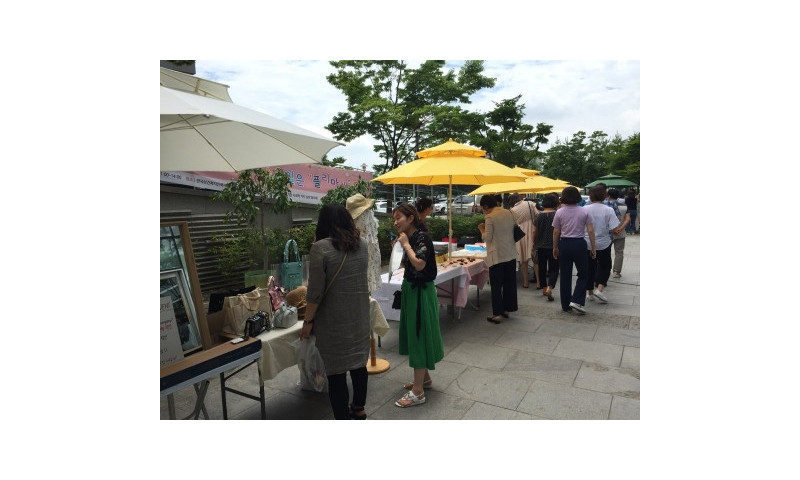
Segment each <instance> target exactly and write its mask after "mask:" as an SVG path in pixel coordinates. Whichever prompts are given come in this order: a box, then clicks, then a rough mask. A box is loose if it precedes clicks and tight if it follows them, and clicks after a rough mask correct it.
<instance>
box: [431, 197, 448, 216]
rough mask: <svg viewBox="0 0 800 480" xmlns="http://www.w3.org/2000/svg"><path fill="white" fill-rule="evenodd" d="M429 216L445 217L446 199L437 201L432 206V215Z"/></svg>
mask: <svg viewBox="0 0 800 480" xmlns="http://www.w3.org/2000/svg"><path fill="white" fill-rule="evenodd" d="M431 215H447V199H446V198H445V199H444V200H440V201H437V202H436V203H434V204H433V213H432V214H431Z"/></svg>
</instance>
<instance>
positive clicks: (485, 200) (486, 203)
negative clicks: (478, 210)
mask: <svg viewBox="0 0 800 480" xmlns="http://www.w3.org/2000/svg"><path fill="white" fill-rule="evenodd" d="M480 205H481V207H486V208H494V207H496V206H497V197H496V196H494V195H484V196H482V197H481V203H480Z"/></svg>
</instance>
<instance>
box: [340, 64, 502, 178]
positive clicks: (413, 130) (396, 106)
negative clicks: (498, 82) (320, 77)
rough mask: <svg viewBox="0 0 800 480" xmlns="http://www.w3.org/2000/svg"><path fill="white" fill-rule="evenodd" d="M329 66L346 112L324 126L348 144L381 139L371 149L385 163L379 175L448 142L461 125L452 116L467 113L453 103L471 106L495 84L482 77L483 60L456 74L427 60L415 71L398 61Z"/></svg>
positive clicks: (491, 80)
mask: <svg viewBox="0 0 800 480" xmlns="http://www.w3.org/2000/svg"><path fill="white" fill-rule="evenodd" d="M331 65H333V66H334V67H335V68H336V73H334V74H331V75H328V77H327V79H328V82H329V83H330V84H331V85H333V86H334V87H336V88H338V89H339V90H340V91H341V92H342V93H344V95H345V96H346V97H347V109H348V111H347V112H340V113H338V114H336V115H335V116H334V118H333V121H332V122H331V123H330V124H328V125H327V126H326V127H325V128H327V129H328V130H329V131H330V132H331V133H333V135H334V138H336V139H337V140H342V141H346V142H349V141H352V140H355V139H356V138H358V137H360V136H362V135H369V136H371V137H373V138H375V139H377V140H378V141H379V142H380V143H378V144H376V145H374V147H373V149H374V151H375V152H376V153H378V154H379V156H380V157H381V158H383V159H384V160H385V162H384V165H383V168H382V169H377V168H376V171H378V170H381V171H386V170H389V169H394V168H397V167H398V166H399V165H401V164H402V163H403V162H406V161H409V160H412V159H413V158H414V157H415V153H416V152H417V151H419V150H422V149H424V148H427V147H430V146H433V145H435V144H437V143H442V142H444V141H446V140H447V138H445V137H443V135H445V134H446V133H445V131H447V132H448V133H449V132H451V131H452V129H454V128H455V127H454V125H456V124H457V122H456V121H455V119H454V118H452V117H458V116H459V115H460V114H462V113H464V112H463V111H462V110H460V109H458V108H457V106H455V105H454V104H457V103H469V101H470V100H469V97H470V95H472V94H473V93H475V92H477V91H478V90H480V89H482V88H487V87H488V88H491V87H493V86H494V84H495V79H493V78H489V77H486V76H484V75H483V74H482V73H483V62H482V61H480V60H471V61H467V62H465V63H464V65H463V66H462V67H461V69H460V70H458V71H457V72H456V71H455V70H448V71H445V69H444V66H445V62H444V61H442V60H428V61H425V62H423V63H422V64H421V65H420V66H419V68H416V69H413V68H409V67H408V65H407V64H406V62H404V61H400V60H343V61H333V62H331ZM448 116H450V117H451V118H449V119H448V118H446V117H448ZM437 120H439V122H438V123H435V124H434V122H435V121H437ZM432 124H434V125H436V128H431V126H432ZM448 128H449V129H451V130H448ZM460 137H461V138H463V137H464V134H463V131H462V134H461V135H460ZM453 138H459V136H454V137H453ZM462 141H463V140H462Z"/></svg>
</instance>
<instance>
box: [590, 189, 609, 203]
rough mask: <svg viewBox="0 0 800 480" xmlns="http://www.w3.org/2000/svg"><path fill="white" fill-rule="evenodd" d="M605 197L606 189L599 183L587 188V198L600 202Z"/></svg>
mask: <svg viewBox="0 0 800 480" xmlns="http://www.w3.org/2000/svg"><path fill="white" fill-rule="evenodd" d="M604 198H606V189H605V188H604V187H601V186H600V185H597V186H594V187H592V188H591V189H590V190H589V200H591V201H593V202H602V201H603V199H604Z"/></svg>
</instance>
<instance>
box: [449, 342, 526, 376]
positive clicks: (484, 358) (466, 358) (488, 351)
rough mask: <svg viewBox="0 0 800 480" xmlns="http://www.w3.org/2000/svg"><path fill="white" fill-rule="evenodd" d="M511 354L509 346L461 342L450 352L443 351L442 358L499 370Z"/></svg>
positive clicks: (512, 351) (512, 352)
mask: <svg viewBox="0 0 800 480" xmlns="http://www.w3.org/2000/svg"><path fill="white" fill-rule="evenodd" d="M513 354H514V350H512V349H510V348H503V347H497V346H494V345H485V344H482V343H471V342H463V343H461V344H460V345H459V346H458V347H456V348H455V349H454V350H452V351H451V352H450V353H445V356H444V360H447V361H448V362H454V363H461V364H463V365H471V366H473V367H478V368H483V369H486V370H496V371H500V370H502V369H503V367H504V366H505V365H506V363H508V359H509V358H511V356H512V355H513Z"/></svg>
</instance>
